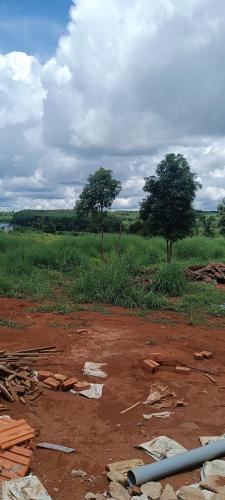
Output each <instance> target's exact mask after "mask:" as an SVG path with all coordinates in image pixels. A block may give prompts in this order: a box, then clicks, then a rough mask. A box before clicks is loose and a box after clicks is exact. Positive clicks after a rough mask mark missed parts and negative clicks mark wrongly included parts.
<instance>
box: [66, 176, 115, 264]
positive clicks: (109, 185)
mask: <svg viewBox="0 0 225 500" xmlns="http://www.w3.org/2000/svg"><path fill="white" fill-rule="evenodd" d="M112 174H113V173H112V170H109V169H105V168H103V167H100V168H99V169H98V170H96V172H94V174H90V175H89V177H88V180H87V184H86V185H85V186H84V189H83V191H82V193H81V195H80V198H79V200H78V201H77V203H76V206H75V210H76V211H77V212H78V213H80V214H87V215H91V216H92V217H93V218H97V219H98V221H99V226H100V231H101V256H102V259H103V258H104V219H105V216H106V214H107V210H109V209H110V208H111V206H112V203H113V201H114V200H115V198H116V197H117V196H118V194H119V192H120V190H121V183H120V181H117V180H116V179H114V178H113V175H112Z"/></svg>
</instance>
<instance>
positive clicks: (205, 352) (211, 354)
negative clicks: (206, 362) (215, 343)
mask: <svg viewBox="0 0 225 500" xmlns="http://www.w3.org/2000/svg"><path fill="white" fill-rule="evenodd" d="M201 354H202V355H203V357H204V358H207V359H208V358H211V357H212V356H213V352H210V351H202V352H201Z"/></svg>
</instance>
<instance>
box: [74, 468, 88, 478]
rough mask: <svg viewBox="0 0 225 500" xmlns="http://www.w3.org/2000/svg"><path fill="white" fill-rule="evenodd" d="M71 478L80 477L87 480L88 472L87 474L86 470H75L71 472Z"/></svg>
mask: <svg viewBox="0 0 225 500" xmlns="http://www.w3.org/2000/svg"><path fill="white" fill-rule="evenodd" d="M71 476H72V477H80V478H82V479H86V478H87V476H88V474H87V472H85V471H84V470H81V469H73V470H72V471H71Z"/></svg>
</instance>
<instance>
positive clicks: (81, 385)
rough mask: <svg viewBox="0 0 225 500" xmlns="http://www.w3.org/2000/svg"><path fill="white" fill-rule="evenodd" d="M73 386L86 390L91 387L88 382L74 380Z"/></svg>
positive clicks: (77, 389) (79, 389)
mask: <svg viewBox="0 0 225 500" xmlns="http://www.w3.org/2000/svg"><path fill="white" fill-rule="evenodd" d="M74 388H75V389H76V391H87V390H88V389H90V388H91V384H89V383H88V382H76V384H74Z"/></svg>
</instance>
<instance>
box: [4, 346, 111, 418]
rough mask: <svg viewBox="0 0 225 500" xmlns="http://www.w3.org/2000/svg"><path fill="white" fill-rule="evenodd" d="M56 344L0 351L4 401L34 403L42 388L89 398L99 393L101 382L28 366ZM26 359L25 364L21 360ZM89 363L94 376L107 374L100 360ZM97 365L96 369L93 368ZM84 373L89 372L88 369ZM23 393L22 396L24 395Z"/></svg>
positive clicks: (50, 352) (99, 395)
mask: <svg viewBox="0 0 225 500" xmlns="http://www.w3.org/2000/svg"><path fill="white" fill-rule="evenodd" d="M55 349H56V347H55V346H50V347H42V348H37V349H28V350H24V351H17V352H11V353H9V352H5V351H1V352H0V395H1V397H2V398H3V399H4V401H5V400H7V401H10V402H14V401H19V402H21V403H23V404H26V403H29V404H31V405H32V404H34V401H36V400H37V399H38V398H39V397H40V396H41V395H42V394H43V391H44V389H49V390H52V391H57V390H61V391H71V392H73V393H74V394H81V395H85V396H87V397H90V398H99V397H101V394H102V388H103V385H101V384H91V383H89V382H87V381H79V380H78V379H77V378H75V377H70V378H68V377H67V376H66V375H63V374H61V373H53V372H50V371H48V370H39V371H35V370H34V369H33V368H31V367H30V366H28V364H32V365H33V363H34V362H35V361H39V360H41V359H43V358H45V357H46V355H49V354H53V353H55V352H56V351H55ZM25 363H26V364H25ZM87 365H88V366H89V365H91V367H92V370H93V375H94V376H102V377H103V376H104V377H105V376H107V375H106V374H105V373H104V372H101V371H100V370H99V366H102V365H101V364H94V363H89V364H88V363H87ZM95 366H97V368H98V371H99V373H98V372H95V371H94V368H93V367H95ZM86 371H87V373H86V372H85V369H84V374H86V375H91V373H88V370H86ZM25 397H26V399H25ZM3 399H2V400H0V411H5V410H8V409H9V408H6V407H5V402H4V401H3Z"/></svg>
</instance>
